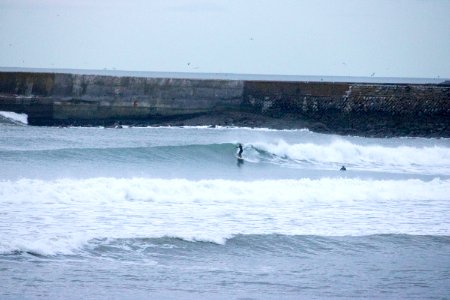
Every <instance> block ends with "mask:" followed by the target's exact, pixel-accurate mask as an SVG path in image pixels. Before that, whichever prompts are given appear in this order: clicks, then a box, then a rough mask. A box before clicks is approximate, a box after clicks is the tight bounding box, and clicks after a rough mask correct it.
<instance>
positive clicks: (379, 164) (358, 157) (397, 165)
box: [254, 139, 450, 175]
mask: <svg viewBox="0 0 450 300" xmlns="http://www.w3.org/2000/svg"><path fill="white" fill-rule="evenodd" d="M254 147H256V148H257V149H260V150H264V151H266V152H269V153H271V154H274V155H276V156H278V157H285V158H289V159H291V160H297V161H308V162H310V163H313V164H315V165H318V166H320V167H327V166H328V168H332V169H335V165H351V166H352V169H359V170H371V171H376V170H379V171H384V172H386V171H392V172H401V171H404V172H408V173H410V172H412V173H421V174H443V175H450V148H448V147H442V146H432V147H411V146H397V147H388V146H380V145H358V144H354V143H351V142H349V141H346V140H341V139H336V140H334V141H332V142H330V143H328V144H314V143H302V144H288V143H286V142H284V141H282V140H280V141H279V142H277V143H256V144H254Z"/></svg>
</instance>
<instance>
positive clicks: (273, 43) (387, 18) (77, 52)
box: [0, 0, 450, 78]
mask: <svg viewBox="0 0 450 300" xmlns="http://www.w3.org/2000/svg"><path fill="white" fill-rule="evenodd" d="M0 66H3V67H37V68H75V69H100V70H101V69H104V68H107V69H113V68H115V69H117V70H132V71H168V72H221V73H253V74H284V75H331V76H332V75H337V76H371V75H374V76H377V77H378V76H380V77H428V78H437V77H441V78H450V0H366V1H365V0H215V1H213V0H210V1H206V0H147V1H145V0H126V1H125V0H124V1H118V0H96V1H90V0H78V1H76V0H71V1H69V0H40V1H39V0H0Z"/></svg>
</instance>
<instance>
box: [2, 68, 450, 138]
mask: <svg viewBox="0 0 450 300" xmlns="http://www.w3.org/2000/svg"><path fill="white" fill-rule="evenodd" d="M0 110H5V111H13V112H17V113H26V114H28V116H29V124H30V125H105V126H108V125H111V124H114V123H115V122H122V123H124V124H130V125H175V126H176V125H235V126H256V127H273V128H310V129H312V130H315V131H319V132H331V133H340V134H355V135H366V136H393V135H395V136H398V135H402V136H442V137H450V84H448V82H446V83H442V84H407V83H401V84H395V83H385V84H383V83H363V82H317V81H316V82H308V81H267V80H262V81H261V80H224V79H217V80H216V79H183V78H155V77H130V76H123V77H120V76H104V75H83V74H63V73H37V72H0Z"/></svg>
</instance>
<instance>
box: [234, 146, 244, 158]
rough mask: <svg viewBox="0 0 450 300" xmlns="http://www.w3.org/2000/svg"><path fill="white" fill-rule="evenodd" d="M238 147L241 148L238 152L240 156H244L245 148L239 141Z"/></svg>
mask: <svg viewBox="0 0 450 300" xmlns="http://www.w3.org/2000/svg"><path fill="white" fill-rule="evenodd" d="M236 148H239V152H238V154H237V155H238V157H239V158H242V152H244V149H242V144H241V143H239V144H238V146H237V147H236Z"/></svg>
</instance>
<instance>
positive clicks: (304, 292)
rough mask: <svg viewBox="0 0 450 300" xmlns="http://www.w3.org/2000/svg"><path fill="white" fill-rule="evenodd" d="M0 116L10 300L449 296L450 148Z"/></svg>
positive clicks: (1, 266)
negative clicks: (54, 123) (39, 122)
mask: <svg viewBox="0 0 450 300" xmlns="http://www.w3.org/2000/svg"><path fill="white" fill-rule="evenodd" d="M2 118H3V119H1V120H0V299H329V298H331V299H333V298H340V299H346V298H357V299H358V298H371V299H399V298H408V299H448V298H449V295H450V293H449V291H450V217H449V216H450V140H449V139H425V138H389V139H372V138H361V137H351V136H337V135H325V134H317V133H313V132H310V131H308V130H287V131H278V130H269V129H250V128H220V127H219V128H207V127H185V128H178V127H177V128H171V127H165V128H164V127H162V128H122V129H114V128H81V127H74V128H57V127H31V126H26V125H23V124H21V123H24V122H26V118H23V116H22V117H20V118H19V121H20V122H19V121H17V118H15V119H16V121H10V120H11V118H12V117H11V115H10V114H3V117H2ZM13 119H14V118H13ZM237 143H242V144H243V145H244V153H243V156H244V162H243V163H238V161H237V160H236V156H235V155H236V144H237ZM342 165H345V166H346V168H347V171H345V172H342V171H339V169H340V167H341V166H342Z"/></svg>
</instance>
